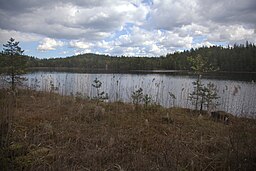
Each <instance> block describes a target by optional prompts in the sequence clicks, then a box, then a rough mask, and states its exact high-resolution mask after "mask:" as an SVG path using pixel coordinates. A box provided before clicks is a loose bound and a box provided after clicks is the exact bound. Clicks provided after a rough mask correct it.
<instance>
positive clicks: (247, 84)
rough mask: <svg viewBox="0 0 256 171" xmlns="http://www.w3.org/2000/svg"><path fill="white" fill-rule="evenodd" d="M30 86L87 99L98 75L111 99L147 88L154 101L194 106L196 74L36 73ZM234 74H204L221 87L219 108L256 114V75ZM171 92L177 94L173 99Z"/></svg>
mask: <svg viewBox="0 0 256 171" xmlns="http://www.w3.org/2000/svg"><path fill="white" fill-rule="evenodd" d="M25 76H26V77H27V78H28V80H27V83H26V85H27V86H28V87H30V88H32V89H36V90H42V91H54V92H57V93H59V94H61V95H73V96H80V97H83V98H92V97H95V96H96V88H95V87H93V86H92V84H93V81H94V80H95V79H96V78H97V79H98V80H100V81H101V82H102V86H101V88H100V90H101V91H104V92H105V94H107V95H108V100H109V101H111V102H113V101H123V102H132V98H131V94H132V92H134V91H136V90H138V89H139V88H142V89H143V94H148V95H149V96H150V97H151V98H152V100H151V101H152V102H153V103H157V104H160V105H162V106H164V107H173V106H175V107H183V108H194V106H193V105H192V104H191V101H190V100H189V93H191V92H192V91H193V84H192V82H193V81H195V80H196V77H195V76H193V75H184V74H183V75H180V74H177V73H172V74H170V73H169V74H166V73H147V74H145V73H140V74H134V73H133V74H118V73H112V74H111V73H107V74H106V73H105V74H99V73H68V72H34V73H30V74H27V75H25ZM246 76H248V74H244V76H241V75H238V74H233V75H228V74H220V75H208V76H204V77H202V78H203V79H202V82H203V83H204V84H205V85H206V84H207V83H209V82H211V83H214V84H215V85H216V87H217V93H218V96H219V97H220V98H219V99H218V100H217V102H218V104H219V105H218V106H217V109H216V110H222V111H226V112H229V113H232V114H234V115H247V116H253V117H255V116H256V84H255V83H254V82H253V81H252V79H254V76H255V75H253V77H248V78H247V77H246ZM169 92H171V93H172V94H174V95H175V97H176V99H175V100H173V99H172V98H171V97H170V96H169Z"/></svg>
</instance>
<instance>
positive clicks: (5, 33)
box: [0, 28, 42, 43]
mask: <svg viewBox="0 0 256 171" xmlns="http://www.w3.org/2000/svg"><path fill="white" fill-rule="evenodd" d="M0 37H1V39H0V43H6V42H7V41H8V40H9V39H10V38H11V37H13V38H14V39H15V40H16V41H21V42H31V41H38V40H40V39H42V37H41V36H39V35H36V34H31V33H22V32H19V31H14V30H4V29H1V28H0Z"/></svg>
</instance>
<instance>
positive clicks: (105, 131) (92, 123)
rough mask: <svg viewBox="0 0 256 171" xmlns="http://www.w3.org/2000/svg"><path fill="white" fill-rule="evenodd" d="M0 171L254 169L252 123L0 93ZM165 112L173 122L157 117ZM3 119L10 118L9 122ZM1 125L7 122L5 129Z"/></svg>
mask: <svg viewBox="0 0 256 171" xmlns="http://www.w3.org/2000/svg"><path fill="white" fill-rule="evenodd" d="M0 93H1V96H0V102H1V103H0V105H1V106H0V107H1V109H0V112H1V141H4V142H5V143H2V144H1V159H0V162H1V163H0V168H3V169H1V170H93V171H94V170H147V171H148V170H253V169H254V168H255V167H256V136H255V135H256V121H255V120H252V119H246V118H235V117H233V118H231V121H232V124H230V125H224V124H222V123H219V122H214V121H212V120H211V119H210V118H208V117H207V116H202V117H199V116H198V113H197V112H193V111H191V110H188V109H179V108H172V109H165V108H162V107H159V106H150V107H148V108H143V107H142V106H139V107H136V108H135V107H134V106H133V105H132V104H123V103H120V102H119V103H99V104H98V105H97V103H96V102H93V101H89V100H82V99H75V98H72V97H63V96H60V95H56V94H51V93H42V92H33V91H20V93H19V94H18V95H17V96H16V97H13V95H12V94H10V93H7V91H4V90H2V91H1V92H0ZM167 113H169V116H170V118H171V120H172V123H168V124H167V123H164V122H163V121H162V117H165V116H166V115H167ZM7 116H8V117H7ZM5 123H9V125H8V124H7V125H8V126H7V127H6V124H5Z"/></svg>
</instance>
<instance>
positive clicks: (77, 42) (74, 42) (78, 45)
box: [69, 40, 93, 49]
mask: <svg viewBox="0 0 256 171" xmlns="http://www.w3.org/2000/svg"><path fill="white" fill-rule="evenodd" d="M69 45H70V46H71V47H73V48H79V49H89V48H91V47H92V46H93V44H92V43H87V42H84V41H82V40H72V41H70V42H69Z"/></svg>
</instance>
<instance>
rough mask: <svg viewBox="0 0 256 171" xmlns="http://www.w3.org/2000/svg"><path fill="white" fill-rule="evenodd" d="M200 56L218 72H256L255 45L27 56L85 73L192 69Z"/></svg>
mask: <svg viewBox="0 0 256 171" xmlns="http://www.w3.org/2000/svg"><path fill="white" fill-rule="evenodd" d="M197 55H201V56H202V57H203V58H205V59H206V60H207V62H208V63H209V64H211V65H212V66H213V67H214V68H218V70H219V71H229V72H231V71H236V72H256V46H255V45H254V44H251V43H246V44H245V45H244V44H241V45H236V44H235V45H234V46H233V47H227V48H224V47H221V46H212V47H201V48H196V49H190V50H186V51H183V52H175V53H173V54H167V55H166V56H161V57H150V58H149V57H125V56H121V57H116V56H108V55H98V54H82V55H77V56H71V57H66V58H52V59H38V58H34V57H28V58H27V60H28V66H29V67H65V68H80V69H82V70H108V71H130V70H190V68H191V66H190V64H189V62H188V60H187V58H188V57H191V56H192V57H193V56H197Z"/></svg>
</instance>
